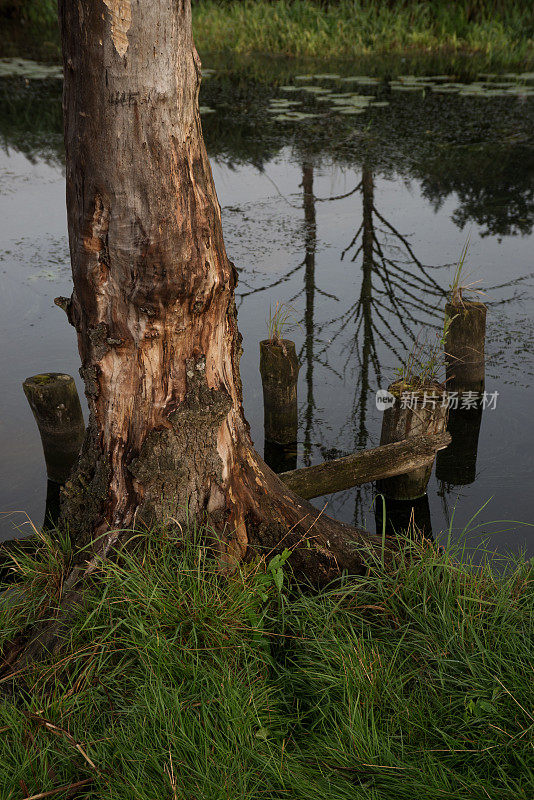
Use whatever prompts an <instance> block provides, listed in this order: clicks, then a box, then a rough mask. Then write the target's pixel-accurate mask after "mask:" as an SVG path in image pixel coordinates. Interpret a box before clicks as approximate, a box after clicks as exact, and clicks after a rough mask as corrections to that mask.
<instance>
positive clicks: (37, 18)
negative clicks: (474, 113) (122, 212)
mask: <svg viewBox="0 0 534 800" xmlns="http://www.w3.org/2000/svg"><path fill="white" fill-rule="evenodd" d="M533 9H534V6H532V4H531V3H529V2H527V1H526V0H455V2H449V0H432V2H430V0H338V1H337V2H323V3H321V2H318V1H317V0H194V2H193V19H194V35H195V42H196V45H197V48H198V49H199V50H200V51H201V52H202V53H210V54H214V53H219V52H221V51H223V52H224V51H226V52H230V53H232V54H234V55H237V54H239V55H246V54H250V53H269V54H271V55H284V56H291V57H299V58H315V59H347V58H349V59H351V58H361V57H363V56H367V55H369V54H378V55H381V56H388V57H392V56H394V55H395V54H397V55H405V56H409V57H410V58H413V56H414V54H423V55H426V56H427V57H428V56H429V55H432V54H434V55H435V54H438V53H445V54H449V55H450V56H454V55H455V54H458V53H464V54H470V55H477V57H479V58H480V57H482V58H483V59H484V61H483V66H484V67H491V66H493V67H495V68H498V67H501V68H502V67H505V66H509V67H510V66H525V65H527V64H530V63H531V62H532V60H533V55H534V10H533ZM56 14H57V12H56V3H55V0H0V19H2V26H3V27H4V26H5V31H4V35H3V36H2V37H1V40H0V46H1V50H2V54H3V55H8V56H10V55H18V54H21V53H23V52H26V53H27V54H31V55H32V56H34V57H40V58H45V59H49V58H54V57H55V58H57V56H58V48H59V33H58V28H57V19H56ZM21 20H22V22H23V25H22V26H21V25H20V21H21ZM17 26H18V27H17ZM32 40H33V44H32ZM25 43H26V44H25ZM28 48H29V50H28ZM481 68H482V67H481Z"/></svg>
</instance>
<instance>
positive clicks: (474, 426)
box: [436, 404, 482, 486]
mask: <svg viewBox="0 0 534 800" xmlns="http://www.w3.org/2000/svg"><path fill="white" fill-rule="evenodd" d="M481 421H482V405H481V404H478V405H477V407H476V408H454V409H452V408H451V410H450V411H449V422H448V423H447V430H448V431H449V433H450V435H451V443H450V445H449V446H448V447H447V448H446V449H445V450H441V452H440V453H438V457H437V459H436V478H437V479H438V480H439V481H443V482H444V483H448V484H449V485H450V486H468V485H469V484H470V483H473V481H474V480H475V477H476V471H477V452H478V435H479V433H480V423H481Z"/></svg>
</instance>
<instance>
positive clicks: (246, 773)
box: [0, 531, 534, 800]
mask: <svg viewBox="0 0 534 800" xmlns="http://www.w3.org/2000/svg"><path fill="white" fill-rule="evenodd" d="M203 534H204V532H202V531H193V532H192V533H191V536H190V537H189V541H188V543H185V542H184V541H183V539H182V538H181V536H180V535H178V533H175V532H172V531H159V532H152V533H151V534H150V535H149V536H148V541H147V546H146V547H145V548H143V549H142V550H141V549H140V548H139V547H138V548H137V549H135V548H128V549H127V550H125V551H124V553H123V555H122V557H121V560H120V563H118V564H111V563H105V564H102V566H101V568H100V570H99V571H98V573H97V574H95V575H94V578H93V583H92V584H91V586H89V587H88V589H87V591H86V593H85V594H84V597H83V607H82V606H80V608H79V610H78V612H77V613H76V614H75V615H74V617H73V619H72V622H71V625H70V630H69V634H68V637H69V638H68V641H67V642H66V643H65V648H64V650H63V652H62V654H61V656H60V657H58V658H55V659H52V658H50V659H49V660H48V661H46V662H43V663H42V664H40V665H38V666H33V667H32V668H31V669H29V670H28V671H27V674H26V685H27V686H29V687H31V689H30V691H29V692H27V693H26V694H25V695H24V696H23V697H21V698H18V700H17V702H14V701H12V700H4V701H3V703H2V705H1V706H0V730H1V731H2V743H1V745H0V796H1V797H2V798H6V800H8V798H13V800H19V798H22V797H26V796H31V795H32V794H37V793H40V792H42V793H44V792H47V791H53V790H56V789H58V787H61V786H67V787H68V786H72V785H73V784H76V783H80V782H85V783H81V785H80V786H79V787H78V790H77V791H78V794H77V795H76V796H78V797H83V798H95V800H96V798H99V799H100V798H103V797H106V798H113V800H123V799H124V800H126V799H127V798H128V800H130V799H131V798H136V800H149V798H150V800H153V798H154V797H158V798H169V800H171V799H172V798H180V800H182V798H183V800H186V798H187V800H190V798H193V797H195V798H199V799H200V798H209V800H229V799H230V800H260V799H261V800H266V799H267V798H269V800H271V798H298V799H299V800H308V798H309V797H310V796H324V797H330V798H333V800H344V799H345V798H346V800H349V799H350V800H354V798H357V799H359V798H361V799H362V800H363V799H365V800H378V799H379V798H380V800H383V799H387V798H406V800H411V798H413V797H414V796H419V797H424V798H425V800H427V799H428V800H433V799H434V798H436V800H437V798H440V800H441V798H455V800H461V799H462V798H473V800H474V799H475V798H476V799H477V800H478V798H482V797H491V798H501V799H502V800H512V798H513V800H522V799H523V798H524V800H527V798H530V797H532V795H533V791H534V774H533V770H532V761H531V757H530V756H531V749H530V748H531V742H532V731H533V726H534V717H533V714H532V678H531V670H532V663H533V656H534V652H533V650H534V644H533V643H534V637H533V636H532V633H533V632H532V619H533V615H532V611H533V602H532V601H533V595H532V578H533V564H532V563H531V562H530V563H524V562H521V561H510V562H509V563H508V566H507V569H505V570H504V571H501V572H499V573H495V572H494V571H493V570H492V567H491V566H490V564H489V563H487V564H485V565H483V566H482V567H480V568H475V567H474V566H472V565H470V564H469V563H463V564H462V563H460V562H459V561H458V560H457V559H456V558H455V554H454V552H453V551H451V550H448V551H445V552H443V551H439V550H438V549H436V548H435V546H434V545H432V544H429V543H427V544H424V545H422V544H413V545H412V546H411V557H407V556H406V557H402V558H401V559H400V561H399V563H398V564H397V565H396V568H395V570H394V571H391V570H390V571H386V570H384V569H383V568H382V567H380V566H379V565H376V566H375V568H374V569H373V571H372V574H370V575H368V576H367V577H365V578H358V579H350V580H349V579H345V580H344V581H342V582H341V583H338V584H337V585H335V586H331V587H330V588H329V589H327V590H324V591H322V592H321V593H319V594H317V593H311V592H310V591H309V590H308V591H303V590H302V589H301V588H299V587H298V586H297V585H296V584H295V583H294V581H292V580H291V576H290V573H289V571H288V567H287V565H286V566H284V565H283V564H282V561H281V560H280V557H278V561H276V563H274V561H273V562H272V563H270V564H267V565H266V564H265V563H264V562H261V561H260V562H256V563H255V564H251V565H248V566H244V567H243V568H242V569H241V570H240V571H238V572H236V573H235V574H234V575H233V576H232V577H230V578H222V577H221V575H220V574H219V573H218V572H217V569H216V565H215V564H214V563H213V561H212V559H211V558H210V555H209V552H208V550H207V549H206V547H205V545H204V544H203V541H204V540H205V537H204V535H203ZM60 550H61V551H62V552H66V553H68V547H65V545H63V546H62V547H61V548H60ZM49 551H50V547H49V546H48V545H47V544H46V543H43V546H42V548H41V550H40V553H39V554H38V555H37V556H32V557H31V559H30V558H27V559H26V560H25V561H24V560H23V557H22V556H21V560H19V569H20V571H21V575H22V576H23V577H24V584H21V586H20V587H19V591H18V594H17V595H16V596H15V597H14V596H13V595H12V596H11V601H10V604H8V603H6V602H4V603H2V606H1V612H0V615H1V621H0V631H2V633H1V634H0V637H1V640H2V643H5V642H6V641H7V640H9V639H10V638H12V636H13V633H14V630H15V628H16V627H17V625H18V626H19V627H20V626H21V625H22V624H23V623H24V624H25V623H26V622H27V621H28V620H29V619H31V618H32V616H33V617H36V616H37V617H38V616H39V614H40V613H41V612H40V608H41V605H42V602H43V599H44V598H43V587H42V583H41V580H40V577H39V576H42V575H43V574H47V573H51V574H55V570H56V568H57V563H58V552H57V549H54V548H53V547H52V550H51V555H50V557H49V555H48V553H49ZM48 561H50V562H51V564H48ZM47 564H48V565H47ZM32 565H33V566H32ZM280 570H284V575H283V578H284V579H282V578H281V574H280ZM32 575H33V578H32ZM22 586H24V587H25V588H24V589H22V588H21V587H22ZM55 796H57V797H63V796H64V797H67V796H69V794H68V791H67V790H66V789H65V790H64V791H62V792H58V794H57V795H55Z"/></svg>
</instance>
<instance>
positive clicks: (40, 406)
mask: <svg viewBox="0 0 534 800" xmlns="http://www.w3.org/2000/svg"><path fill="white" fill-rule="evenodd" d="M22 386H23V389H24V394H25V395H26V398H27V399H28V402H29V404H30V408H31V410H32V411H33V416H34V417H35V421H36V422H37V427H38V428H39V433H40V434H41V442H42V445H43V452H44V457H45V462H46V472H47V475H48V479H49V480H50V481H53V482H54V483H59V484H63V483H65V481H66V480H67V478H68V477H69V474H70V471H71V469H72V466H73V464H74V462H75V461H76V459H77V457H78V453H79V452H80V447H81V445H82V441H83V437H84V434H85V423H84V420H83V414H82V408H81V405H80V398H79V397H78V391H77V389H76V384H75V383H74V379H73V378H72V377H71V376H70V375H64V374H62V373H59V372H46V373H43V374H41V375H33V376H32V377H30V378H26V380H25V381H24V383H23V384H22Z"/></svg>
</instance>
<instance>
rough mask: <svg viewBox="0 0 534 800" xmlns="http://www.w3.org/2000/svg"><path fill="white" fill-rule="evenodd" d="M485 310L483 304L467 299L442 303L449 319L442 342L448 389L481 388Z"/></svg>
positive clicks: (473, 390)
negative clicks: (444, 338)
mask: <svg viewBox="0 0 534 800" xmlns="http://www.w3.org/2000/svg"><path fill="white" fill-rule="evenodd" d="M486 311H487V308H486V306H485V305H484V303H476V302H471V301H469V300H462V301H461V302H455V303H451V302H449V303H447V305H446V306H445V315H446V319H448V320H450V324H449V329H448V331H447V340H446V343H445V352H446V356H447V380H446V385H447V390H448V391H449V392H483V391H484V368H485V359H484V340H485V338H486Z"/></svg>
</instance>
